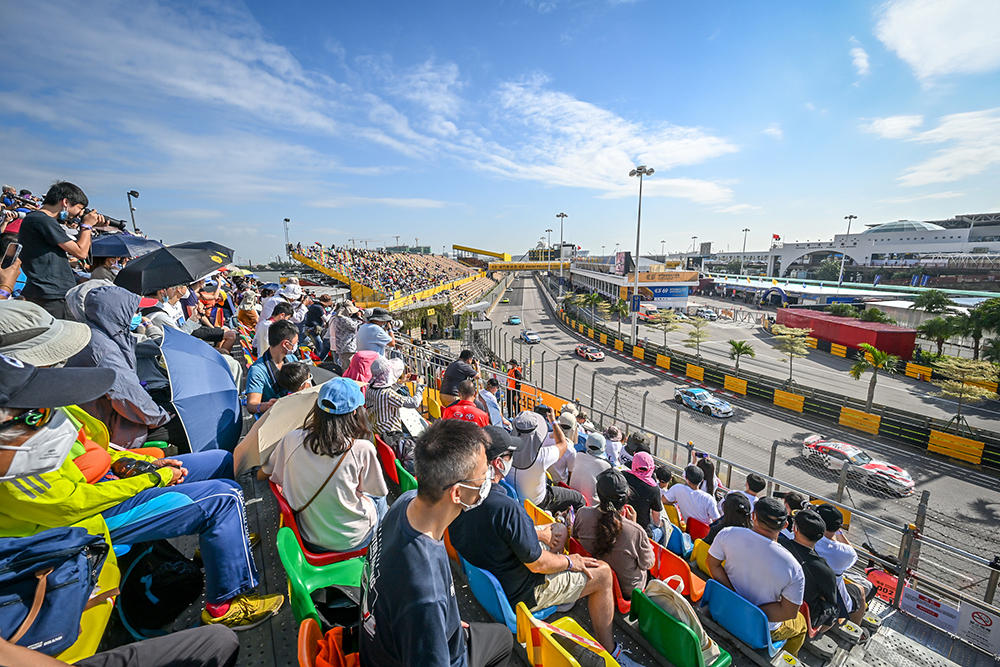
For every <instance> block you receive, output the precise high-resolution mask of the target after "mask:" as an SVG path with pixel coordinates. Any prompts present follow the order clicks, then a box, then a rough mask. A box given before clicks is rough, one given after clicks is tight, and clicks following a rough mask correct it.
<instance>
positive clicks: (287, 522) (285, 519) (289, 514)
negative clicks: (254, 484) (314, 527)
mask: <svg viewBox="0 0 1000 667" xmlns="http://www.w3.org/2000/svg"><path fill="white" fill-rule="evenodd" d="M268 484H270V485H271V493H273V494H274V497H275V498H276V499H277V501H278V509H279V510H281V525H283V526H287V527H289V528H291V529H292V532H293V533H295V539H296V540H298V542H299V547H300V548H301V549H302V554H303V555H304V556H305V557H306V562H307V563H309V564H310V565H316V566H322V565H329V564H330V563H339V562H341V561H345V560H350V559H351V558H357V557H358V556H364V555H365V554H366V553H368V547H362V548H361V549H355V550H354V551H342V552H340V551H338V552H328V553H320V554H318V553H316V552H313V551H310V550H309V549H308V548H307V547H306V545H305V543H304V542H303V541H302V535H301V534H300V533H299V524H298V523H297V522H296V521H295V512H293V511H292V508H291V506H290V505H289V504H288V501H287V500H285V497H284V496H283V495H281V487H280V486H278V485H277V484H275V483H274V482H268Z"/></svg>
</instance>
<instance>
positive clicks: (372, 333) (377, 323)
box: [355, 308, 396, 357]
mask: <svg viewBox="0 0 1000 667" xmlns="http://www.w3.org/2000/svg"><path fill="white" fill-rule="evenodd" d="M393 329H394V323H393V321H392V315H391V314H389V311H388V310H386V309H385V308H372V313H371V315H369V316H368V322H367V324H362V325H361V327H360V328H359V329H358V335H357V337H356V339H355V340H356V341H357V346H358V352H365V351H367V352H374V353H376V354H378V355H379V356H382V357H384V356H385V348H387V347H396V335H395V334H394V333H393Z"/></svg>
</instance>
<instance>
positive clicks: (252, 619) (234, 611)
mask: <svg viewBox="0 0 1000 667" xmlns="http://www.w3.org/2000/svg"><path fill="white" fill-rule="evenodd" d="M284 603H285V596H284V595H282V594H280V593H275V594H274V595H238V596H236V597H234V598H233V599H232V600H230V601H229V611H227V612H226V613H225V614H223V615H222V616H219V617H215V616H212V615H211V614H209V613H208V610H207V609H203V610H202V612H201V624H202V625H224V626H226V627H227V628H230V629H232V630H235V631H237V632H239V631H241V630H249V629H250V628H256V627H257V626H258V625H260V624H261V623H263V622H264V621H266V620H267V619H269V618H271V617H272V616H274V615H275V614H277V613H278V610H279V609H281V605H283V604H284Z"/></svg>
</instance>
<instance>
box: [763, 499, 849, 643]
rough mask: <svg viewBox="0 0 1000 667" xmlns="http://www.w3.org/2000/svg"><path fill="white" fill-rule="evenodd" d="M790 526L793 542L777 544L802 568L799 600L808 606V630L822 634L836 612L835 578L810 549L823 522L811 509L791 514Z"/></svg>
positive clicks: (823, 527)
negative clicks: (802, 592) (810, 624)
mask: <svg viewBox="0 0 1000 667" xmlns="http://www.w3.org/2000/svg"><path fill="white" fill-rule="evenodd" d="M792 525H793V534H794V536H795V539H794V540H790V539H788V538H787V537H785V536H784V535H780V536H779V537H778V544H780V545H781V546H783V547H785V548H786V549H788V551H789V553H791V554H792V557H794V558H795V560H797V561H798V563H799V565H801V566H802V572H803V574H805V578H806V589H805V594H804V595H803V597H802V599H803V602H805V603H806V604H807V605H809V620H810V622H811V623H812V627H814V628H818V629H819V631H820V632H825V631H826V630H828V629H829V628H830V626H831V625H833V622H834V621H835V620H836V619H837V614H838V612H839V607H838V606H837V575H836V574H835V573H834V571H833V569H832V568H831V567H830V566H829V565H828V564H827V562H826V560H825V559H824V558H823V557H822V556H820V555H819V554H817V553H816V551H815V549H814V547H815V546H816V543H817V542H818V541H819V540H820V538H822V537H823V534H824V533H825V532H826V522H825V521H823V519H822V518H821V517H820V515H819V514H818V513H817V512H815V511H813V510H812V509H801V510H799V511H797V512H796V513H795V517H794V522H793V524H792Z"/></svg>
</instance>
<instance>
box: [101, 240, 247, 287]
mask: <svg viewBox="0 0 1000 667" xmlns="http://www.w3.org/2000/svg"><path fill="white" fill-rule="evenodd" d="M232 262H233V251H232V250H230V249H229V248H226V247H225V246H221V245H219V244H218V243H213V242H211V241H202V242H195V243H190V242H189V243H178V244H177V245H172V246H167V247H166V248H160V249H159V250H154V251H153V252H151V253H148V254H146V255H143V256H142V257H140V258H139V259H136V260H133V261H131V262H129V263H128V264H126V265H125V267H124V268H123V269H122V270H121V271H119V272H118V276H117V277H116V278H115V284H116V285H118V286H119V287H124V288H125V289H127V290H129V291H130V292H134V293H136V294H138V295H140V296H146V295H149V294H153V293H155V292H156V291H157V290H161V289H166V288H168V287H173V286H174V285H184V284H189V283H193V282H195V281H197V280H200V279H202V278H204V277H205V276H207V275H208V274H210V273H212V272H213V271H218V270H219V269H221V268H223V267H225V266H226V265H228V264H232Z"/></svg>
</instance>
